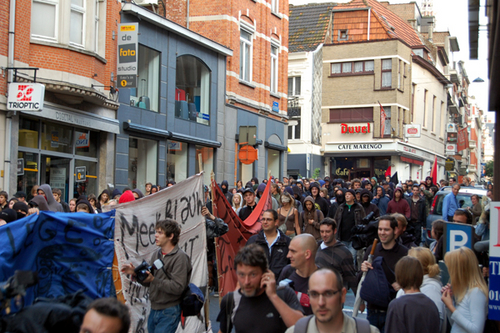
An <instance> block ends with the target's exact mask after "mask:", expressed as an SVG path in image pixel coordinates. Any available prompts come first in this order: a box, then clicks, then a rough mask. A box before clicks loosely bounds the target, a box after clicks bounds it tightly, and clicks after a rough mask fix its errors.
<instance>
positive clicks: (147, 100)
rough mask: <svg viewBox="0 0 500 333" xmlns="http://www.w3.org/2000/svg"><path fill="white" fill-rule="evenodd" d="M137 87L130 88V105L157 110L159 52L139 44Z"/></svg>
mask: <svg viewBox="0 0 500 333" xmlns="http://www.w3.org/2000/svg"><path fill="white" fill-rule="evenodd" d="M137 67H138V74H139V75H138V76H137V88H131V89H130V105H132V106H136V107H139V108H141V109H146V110H151V111H156V112H157V111H158V104H159V100H160V98H159V90H160V88H159V87H160V52H158V51H156V50H153V49H150V48H148V47H145V46H143V45H140V44H139V61H138V63H137Z"/></svg>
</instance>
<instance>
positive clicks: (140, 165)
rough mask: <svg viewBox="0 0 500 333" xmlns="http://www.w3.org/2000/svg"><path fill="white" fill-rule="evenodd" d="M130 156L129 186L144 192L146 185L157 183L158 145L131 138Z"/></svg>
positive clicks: (154, 142)
mask: <svg viewBox="0 0 500 333" xmlns="http://www.w3.org/2000/svg"><path fill="white" fill-rule="evenodd" d="M128 155H129V163H128V186H129V187H130V188H132V189H134V188H138V189H140V190H141V191H142V190H143V189H145V188H146V183H148V182H151V183H153V184H154V183H156V177H157V174H158V173H157V161H158V143H157V142H156V141H152V140H145V139H138V138H133V137H130V138H129V153H128Z"/></svg>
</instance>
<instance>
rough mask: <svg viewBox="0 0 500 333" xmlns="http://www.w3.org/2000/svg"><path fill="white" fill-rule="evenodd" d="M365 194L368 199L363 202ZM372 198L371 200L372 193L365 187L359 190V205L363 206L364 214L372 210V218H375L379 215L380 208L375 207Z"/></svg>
mask: <svg viewBox="0 0 500 333" xmlns="http://www.w3.org/2000/svg"><path fill="white" fill-rule="evenodd" d="M366 195H367V196H368V197H369V199H368V202H366V203H365V202H364V201H363V197H364V196H366ZM372 200H373V193H372V192H371V191H369V190H367V189H362V190H361V202H360V204H361V206H363V208H364V210H365V213H366V215H368V214H370V213H371V212H373V213H374V214H373V219H375V218H377V217H379V216H380V209H379V208H378V207H377V205H375V204H373V203H371V201H372Z"/></svg>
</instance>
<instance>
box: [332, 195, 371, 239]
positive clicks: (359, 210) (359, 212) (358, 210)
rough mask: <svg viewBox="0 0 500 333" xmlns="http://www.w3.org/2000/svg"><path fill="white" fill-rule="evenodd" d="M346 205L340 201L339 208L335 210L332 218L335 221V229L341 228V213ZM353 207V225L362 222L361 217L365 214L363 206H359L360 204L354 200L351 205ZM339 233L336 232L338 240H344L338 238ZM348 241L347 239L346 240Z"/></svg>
mask: <svg viewBox="0 0 500 333" xmlns="http://www.w3.org/2000/svg"><path fill="white" fill-rule="evenodd" d="M346 207H347V205H346V203H345V202H344V203H342V204H341V205H340V206H339V208H337V212H336V213H335V217H334V220H335V221H336V222H337V230H339V231H340V230H342V226H341V224H342V222H343V221H342V215H343V213H344V209H346ZM352 207H353V209H354V225H353V227H354V226H356V225H360V224H363V218H364V217H365V216H366V214H365V210H364V209H363V206H361V204H359V203H357V202H355V203H354V204H353V205H352ZM340 237H341V235H340V233H339V232H337V239H338V240H345V239H341V238H340ZM346 241H348V240H346Z"/></svg>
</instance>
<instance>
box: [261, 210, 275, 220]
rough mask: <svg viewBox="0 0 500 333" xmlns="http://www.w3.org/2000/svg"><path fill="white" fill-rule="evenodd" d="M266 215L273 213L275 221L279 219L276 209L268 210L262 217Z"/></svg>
mask: <svg viewBox="0 0 500 333" xmlns="http://www.w3.org/2000/svg"><path fill="white" fill-rule="evenodd" d="M264 213H271V214H273V219H274V220H275V221H276V220H277V219H278V218H279V217H278V212H277V211H275V210H274V209H267V210H265V211H263V212H262V216H264Z"/></svg>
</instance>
